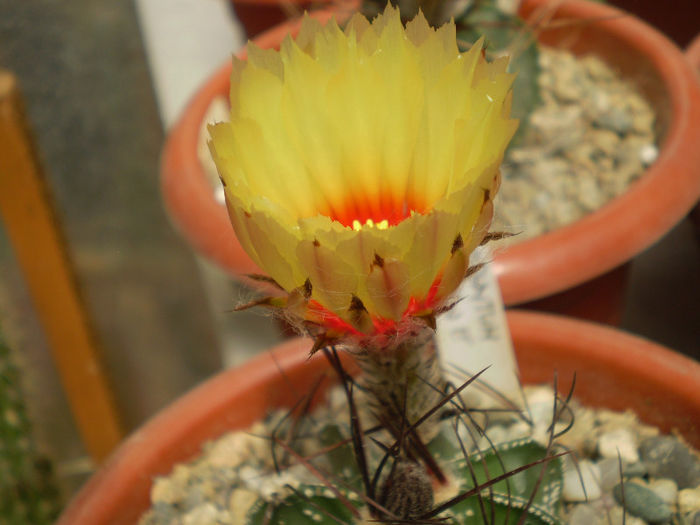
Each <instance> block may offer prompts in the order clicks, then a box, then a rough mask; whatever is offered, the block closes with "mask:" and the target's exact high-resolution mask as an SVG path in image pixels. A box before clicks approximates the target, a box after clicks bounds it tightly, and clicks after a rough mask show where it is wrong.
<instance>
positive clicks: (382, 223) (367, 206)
mask: <svg viewBox="0 0 700 525" xmlns="http://www.w3.org/2000/svg"><path fill="white" fill-rule="evenodd" d="M426 208H427V206H425V205H424V204H423V203H419V202H417V200H416V199H407V198H406V199H403V200H402V201H400V202H396V201H395V199H393V198H392V195H389V194H383V195H380V196H379V198H377V199H362V198H360V199H353V198H349V199H347V200H346V201H345V202H344V203H343V206H342V207H338V208H334V209H333V212H332V213H331V215H330V218H331V219H333V220H334V221H338V222H339V223H340V224H342V225H343V226H348V227H350V228H354V229H355V230H358V229H360V228H361V227H362V226H365V225H367V226H375V227H377V228H379V229H385V228H387V227H389V226H395V225H397V224H399V223H400V222H401V221H403V220H404V219H407V218H408V217H410V216H411V214H412V213H414V212H415V213H424V212H425V211H426Z"/></svg>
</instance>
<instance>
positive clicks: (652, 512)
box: [613, 481, 673, 523]
mask: <svg viewBox="0 0 700 525" xmlns="http://www.w3.org/2000/svg"><path fill="white" fill-rule="evenodd" d="M623 487H624V493H623ZM613 495H614V496H615V500H616V501H617V502H618V503H619V504H620V505H622V506H623V507H624V508H625V509H627V510H628V511H629V512H630V514H633V515H634V516H637V517H639V518H642V519H643V520H646V521H648V522H651V523H660V522H664V521H666V520H668V519H670V518H671V515H672V514H673V510H672V508H671V506H670V505H667V504H666V503H665V502H664V500H662V499H661V498H660V497H659V496H658V495H657V494H655V493H654V492H653V491H652V490H650V489H649V488H647V487H645V486H643V485H641V484H639V483H634V482H630V481H627V482H625V483H624V484H622V483H619V484H617V485H616V486H615V487H614V488H613Z"/></svg>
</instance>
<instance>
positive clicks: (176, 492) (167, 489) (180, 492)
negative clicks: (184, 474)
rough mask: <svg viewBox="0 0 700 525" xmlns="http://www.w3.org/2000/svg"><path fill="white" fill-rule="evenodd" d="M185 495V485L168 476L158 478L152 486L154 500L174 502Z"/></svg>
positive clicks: (152, 498)
mask: <svg viewBox="0 0 700 525" xmlns="http://www.w3.org/2000/svg"><path fill="white" fill-rule="evenodd" d="M184 495H185V491H184V489H183V487H182V486H181V485H180V484H178V483H174V482H173V480H171V479H170V478H166V477H161V478H156V480H155V481H154V482H153V486H152V487H151V500H152V501H153V502H159V503H168V504H172V503H175V502H177V501H180V500H181V499H182V498H183V497H184Z"/></svg>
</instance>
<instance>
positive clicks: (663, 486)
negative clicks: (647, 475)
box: [649, 478, 678, 506]
mask: <svg viewBox="0 0 700 525" xmlns="http://www.w3.org/2000/svg"><path fill="white" fill-rule="evenodd" d="M649 488H650V489H651V490H653V491H654V493H655V494H656V495H657V496H659V497H660V498H661V499H662V500H664V503H668V504H669V505H672V506H673V505H675V504H676V498H677V497H678V485H677V484H676V482H675V481H673V480H672V479H665V478H664V479H655V480H652V481H650V482H649Z"/></svg>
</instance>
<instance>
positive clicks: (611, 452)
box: [598, 428, 639, 463]
mask: <svg viewBox="0 0 700 525" xmlns="http://www.w3.org/2000/svg"><path fill="white" fill-rule="evenodd" d="M598 452H599V453H600V455H601V456H603V457H604V458H617V457H618V454H619V457H620V458H621V459H622V461H623V462H625V463H636V462H637V461H639V454H638V453H637V443H636V440H635V438H634V435H633V434H632V432H630V430H629V429H627V428H618V429H615V430H611V431H610V432H606V433H604V434H601V436H600V437H599V438H598Z"/></svg>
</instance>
